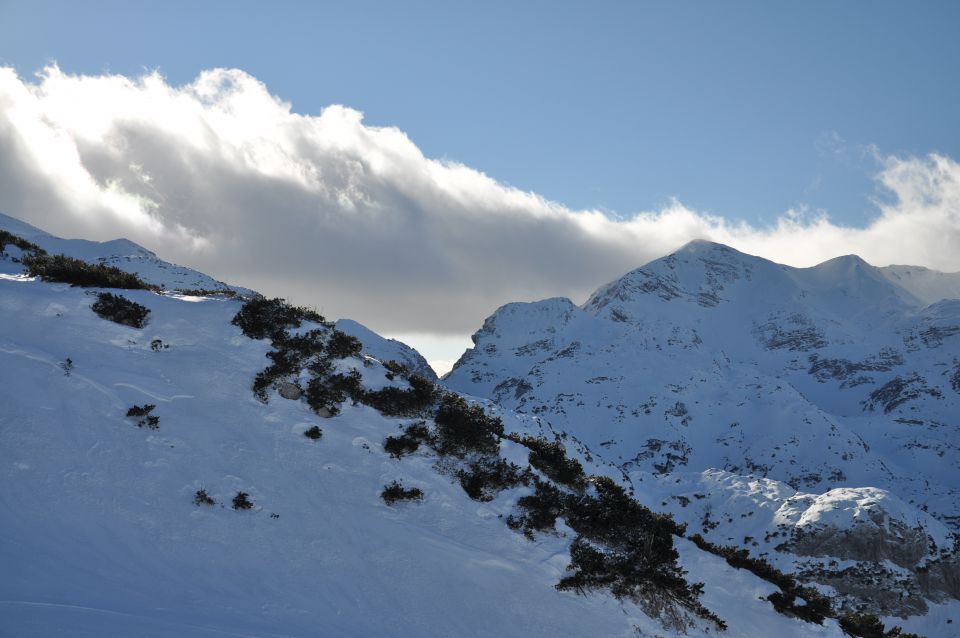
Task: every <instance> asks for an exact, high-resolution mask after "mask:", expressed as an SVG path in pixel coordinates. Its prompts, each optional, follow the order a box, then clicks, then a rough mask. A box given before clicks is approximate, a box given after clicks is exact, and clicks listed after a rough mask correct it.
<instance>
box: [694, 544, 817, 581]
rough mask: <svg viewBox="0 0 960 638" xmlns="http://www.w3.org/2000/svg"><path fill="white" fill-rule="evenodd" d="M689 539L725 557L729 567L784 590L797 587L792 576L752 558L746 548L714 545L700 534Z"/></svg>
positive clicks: (707, 550) (762, 559) (704, 549)
mask: <svg viewBox="0 0 960 638" xmlns="http://www.w3.org/2000/svg"><path fill="white" fill-rule="evenodd" d="M689 539H690V540H691V541H692V542H693V544H694V545H696V546H697V547H699V548H700V549H702V550H703V551H705V552H710V553H711V554H715V555H717V556H720V557H721V558H723V559H725V560H726V561H727V564H728V565H730V566H731V567H736V568H737V569H745V570H747V571H748V572H750V573H751V574H753V575H754V576H757V577H759V578H762V579H763V580H765V581H767V582H769V583H773V584H774V585H776V586H777V587H779V588H780V589H782V590H784V591H795V590H796V589H797V587H798V585H797V581H796V579H795V578H794V577H793V576H791V575H790V574H786V573H784V572H782V571H780V570H779V569H777V568H776V567H774V566H773V565H771V564H770V563H769V562H768V561H767V560H766V559H764V558H753V557H752V556H750V552H749V551H747V550H746V549H737V548H736V547H729V546H726V545H716V544H714V543H711V542H710V541H708V540H706V539H705V538H703V536H701V535H700V534H691V535H690V536H689Z"/></svg>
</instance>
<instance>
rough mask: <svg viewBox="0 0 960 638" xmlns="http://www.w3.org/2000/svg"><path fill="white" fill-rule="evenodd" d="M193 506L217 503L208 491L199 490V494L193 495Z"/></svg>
mask: <svg viewBox="0 0 960 638" xmlns="http://www.w3.org/2000/svg"><path fill="white" fill-rule="evenodd" d="M193 504H194V505H216V504H217V502H216V501H215V500H213V498H212V497H211V496H210V495H209V494H207V490H205V489H204V488H202V487H201V488H200V489H199V490H197V493H196V494H194V495H193Z"/></svg>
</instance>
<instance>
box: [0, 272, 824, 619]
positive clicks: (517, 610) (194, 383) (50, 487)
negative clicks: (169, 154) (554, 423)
mask: <svg viewBox="0 0 960 638" xmlns="http://www.w3.org/2000/svg"><path fill="white" fill-rule="evenodd" d="M19 268H20V265H19V264H18V263H16V262H14V261H12V260H11V259H9V258H3V259H0V271H2V272H0V326H2V330H0V405H2V406H3V408H2V411H0V473H2V476H3V477H4V478H3V489H2V490H0V564H2V565H3V566H4V574H5V576H6V577H5V578H4V579H2V580H0V617H2V622H0V635H11V636H51V635H60V636H74V635H75V636H79V635H98V636H110V635H138V636H173V635H175V636H222V635H233V636H318V635H319V636H410V635H430V636H494V635H496V636H548V635H549V636H554V635H570V636H636V635H651V636H652V635H673V634H675V632H674V631H669V630H667V629H664V628H663V627H662V626H661V624H660V623H659V622H658V621H655V620H653V619H652V618H650V617H648V616H647V615H645V614H644V613H643V612H642V611H641V609H640V608H639V607H638V606H637V605H635V604H634V603H631V602H628V601H620V600H617V599H615V598H613V597H612V596H610V595H609V594H607V593H603V591H597V592H595V593H590V594H589V595H583V596H581V595H577V594H575V593H573V592H560V591H557V590H556V589H555V587H554V585H555V584H556V583H557V582H558V580H559V579H560V578H561V577H562V576H563V575H564V574H565V572H566V571H567V569H566V566H567V564H568V563H569V562H570V556H569V555H568V549H569V546H570V543H571V540H572V533H571V530H570V529H569V528H568V527H566V526H565V525H564V524H563V523H562V522H558V527H557V532H555V533H543V534H537V535H535V538H534V540H532V541H531V540H528V539H527V538H526V537H525V536H524V535H523V534H521V533H519V532H517V531H513V530H512V529H510V528H509V527H508V526H507V525H505V524H504V519H505V518H506V517H508V516H509V515H511V514H514V513H515V512H516V504H517V502H518V500H519V499H520V497H522V496H523V495H526V494H529V493H530V491H531V490H530V488H529V487H524V486H518V487H514V488H509V489H505V490H503V491H502V492H500V493H499V494H498V495H497V496H496V497H495V498H493V499H492V500H490V501H489V502H481V501H477V500H472V499H471V498H469V497H468V496H467V494H466V493H465V492H464V490H463V489H462V488H461V486H460V485H459V484H458V482H457V479H456V478H455V477H453V476H450V475H449V474H445V473H443V472H442V471H438V469H439V470H442V469H443V467H444V464H449V463H450V462H451V460H449V459H448V460H444V459H441V458H438V457H437V455H436V454H435V453H434V452H432V451H430V450H420V451H417V452H416V453H414V454H411V455H409V456H406V457H404V458H402V459H397V458H394V457H392V456H390V455H388V454H386V453H385V452H384V449H383V441H384V438H385V437H387V436H388V435H391V434H396V433H398V431H399V427H400V426H401V425H408V424H409V423H410V421H411V419H409V418H391V417H386V416H384V415H383V414H382V413H381V412H380V411H378V410H375V409H373V408H371V407H368V406H366V405H362V404H356V405H353V404H351V403H350V402H349V401H348V402H345V403H343V404H342V406H341V408H340V409H341V412H340V413H339V414H338V415H337V416H335V417H333V418H329V419H325V418H320V417H319V416H318V415H317V414H316V413H314V412H313V411H311V410H310V409H309V408H308V406H307V404H306V403H305V402H304V401H302V400H285V399H283V398H281V396H280V395H279V394H278V393H277V392H275V391H273V390H270V394H269V402H268V403H263V402H260V401H258V400H256V398H255V397H254V395H253V393H252V392H251V383H252V382H253V379H254V377H255V376H256V375H257V374H258V373H259V372H260V371H261V370H262V369H263V368H264V366H265V365H267V363H269V362H268V360H267V358H266V357H265V356H264V355H265V354H266V353H267V352H268V350H269V349H270V347H271V346H270V344H269V343H268V342H267V341H266V340H255V339H251V338H248V337H247V336H244V334H243V333H241V331H240V330H239V329H238V328H237V327H235V326H234V325H231V319H232V318H234V316H235V315H236V314H237V312H238V311H239V310H240V308H241V306H242V303H241V301H239V300H234V299H223V298H215V297H189V296H173V295H159V294H154V293H151V292H148V291H142V290H130V291H123V296H124V297H126V298H128V299H130V300H132V301H134V302H137V303H140V304H142V305H144V306H146V307H147V308H148V309H149V310H150V314H149V321H148V323H147V324H146V326H145V327H144V328H142V329H137V328H132V327H127V326H123V325H119V324H116V323H113V322H111V321H107V320H105V319H102V318H100V317H98V316H97V315H96V314H95V313H94V312H92V311H91V303H92V302H93V300H94V299H95V298H96V292H97V291H96V290H84V289H81V288H74V287H70V286H67V285H65V284H58V283H46V282H41V281H37V280H34V279H31V278H29V277H25V276H23V275H21V274H19ZM310 329H318V328H317V324H310V323H308V324H306V325H305V326H304V327H303V328H302V329H301V330H300V331H299V334H307V331H308V330H310ZM320 329H322V327H321V328H320ZM158 340H159V344H158V343H157V341H158ZM335 365H336V369H337V370H339V371H341V372H343V373H345V374H346V373H349V372H350V371H352V370H355V371H356V372H357V374H358V375H359V379H360V382H361V384H362V387H363V388H366V389H369V390H372V391H375V390H377V389H381V388H386V387H398V388H403V387H405V386H406V384H407V382H406V381H403V380H398V379H395V380H392V381H391V380H390V379H389V378H388V377H387V374H386V369H385V368H384V367H382V366H381V365H380V364H379V363H378V362H377V361H376V360H373V359H369V358H364V357H357V356H348V357H346V358H344V359H342V360H339V361H338V362H337V363H336V364H335ZM146 404H152V405H154V406H156V407H155V408H154V409H153V410H152V414H153V415H155V416H157V417H159V423H158V424H157V426H158V427H157V428H156V429H153V428H151V427H149V426H145V427H138V425H137V419H136V418H131V417H129V416H127V415H128V411H129V410H130V409H131V408H132V407H135V406H141V405H146ZM148 412H150V411H149V410H148ZM501 415H502V417H503V419H504V421H505V423H506V426H507V430H508V431H510V432H515V433H519V434H538V433H540V432H541V431H542V429H543V424H542V423H541V422H539V421H538V420H537V419H533V418H529V417H525V416H522V415H521V416H517V415H512V414H510V413H507V412H503V413H502V414H501ZM313 426H318V427H320V428H322V436H320V438H319V439H318V440H312V439H310V438H308V437H305V436H304V433H305V432H307V431H308V430H309V429H310V428H312V427H313ZM499 448H500V454H502V455H503V456H504V457H505V458H508V459H510V460H511V461H514V462H518V463H525V462H526V458H527V456H528V451H527V449H526V448H525V447H523V446H522V445H519V444H517V443H515V442H512V441H508V440H503V441H501V442H500V444H499ZM581 460H582V462H583V463H584V464H585V467H587V469H588V470H589V471H591V472H593V471H596V470H599V469H602V468H601V467H600V466H598V465H597V464H595V463H592V462H591V461H589V460H588V459H586V458H583V459H581ZM392 480H401V481H402V482H403V484H404V485H407V486H414V487H418V488H421V489H422V490H423V492H424V497H423V500H422V502H410V503H401V504H398V505H396V506H392V507H391V506H388V505H387V504H385V503H384V501H383V500H382V499H381V497H380V492H381V490H382V489H383V487H384V485H385V484H387V483H389V482H390V481H392ZM201 488H203V489H204V490H205V493H206V494H208V495H209V496H210V497H212V498H213V499H214V500H215V502H216V504H215V505H211V506H207V505H202V504H195V503H194V499H195V498H196V497H197V491H198V490H199V489H201ZM239 492H245V493H247V494H248V495H249V500H250V501H252V503H253V507H252V508H251V509H249V510H246V511H237V510H234V509H232V508H231V506H230V503H231V499H232V498H234V497H235V496H236V495H237V494H238V493H239ZM675 544H676V545H677V547H678V549H679V551H680V562H681V564H682V565H683V567H684V568H685V569H687V570H689V577H690V578H695V579H697V580H701V581H703V582H704V583H705V587H704V593H703V597H702V602H703V603H704V604H706V605H707V606H708V607H709V608H711V609H714V610H716V611H717V612H718V613H721V615H722V616H723V617H724V618H725V620H726V621H727V623H728V625H729V628H728V629H727V630H726V632H724V634H723V635H728V636H766V635H782V636H811V635H816V636H839V635H841V633H840V631H839V629H838V627H837V624H836V622H835V621H833V620H830V619H828V620H826V621H825V622H824V624H823V625H822V626H821V625H817V624H811V623H808V622H802V621H800V620H798V619H796V618H791V617H787V616H784V615H780V614H777V613H775V612H774V611H773V608H772V607H771V605H770V603H769V602H767V601H766V600H764V597H766V596H767V595H768V594H771V593H773V592H775V591H776V590H777V587H776V586H774V585H771V584H770V583H769V582H766V581H764V580H761V579H759V578H757V577H756V576H754V575H752V574H750V573H748V572H747V571H744V570H736V569H732V568H731V567H730V566H728V565H727V564H726V563H725V562H724V561H723V560H722V559H720V558H718V557H716V556H713V555H711V554H708V553H705V552H703V551H701V550H699V549H697V548H696V547H695V546H694V545H693V544H692V543H690V542H688V541H684V540H682V539H676V541H675ZM687 635H691V636H698V635H717V633H716V631H715V630H712V629H710V625H709V624H705V623H699V624H698V625H696V626H693V627H689V628H688V629H687Z"/></svg>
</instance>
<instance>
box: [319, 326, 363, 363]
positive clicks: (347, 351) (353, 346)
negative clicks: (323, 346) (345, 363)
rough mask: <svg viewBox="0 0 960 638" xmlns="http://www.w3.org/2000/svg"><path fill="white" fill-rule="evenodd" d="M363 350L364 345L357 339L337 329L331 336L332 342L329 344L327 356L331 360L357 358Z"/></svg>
mask: <svg viewBox="0 0 960 638" xmlns="http://www.w3.org/2000/svg"><path fill="white" fill-rule="evenodd" d="M362 348H363V344H361V343H360V341H359V340H357V338H356V337H353V336H350V335H348V334H347V333H345V332H340V331H339V330H337V329H334V330H333V334H332V335H330V340H329V341H328V342H327V354H328V355H329V356H330V358H331V359H346V358H347V357H356V356H357V355H359V354H360V350H361V349H362Z"/></svg>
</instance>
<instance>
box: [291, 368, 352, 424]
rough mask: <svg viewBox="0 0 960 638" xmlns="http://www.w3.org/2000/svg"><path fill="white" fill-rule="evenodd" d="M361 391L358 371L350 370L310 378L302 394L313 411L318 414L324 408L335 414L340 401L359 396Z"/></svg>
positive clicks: (338, 411)
mask: <svg viewBox="0 0 960 638" xmlns="http://www.w3.org/2000/svg"><path fill="white" fill-rule="evenodd" d="M362 391H363V386H362V385H361V383H360V373H359V372H357V371H356V370H351V371H350V373H349V374H339V373H338V374H331V375H328V376H326V377H314V378H313V379H310V382H309V383H307V389H306V392H305V393H304V394H305V395H306V397H307V403H308V404H309V405H310V407H311V408H313V411H314V412H316V413H318V414H320V413H321V412H322V411H323V410H324V409H326V410H329V412H330V414H331V415H336V414H339V413H340V404H341V403H343V402H344V401H346V400H347V398H348V397H349V398H351V399H355V398H357V397H359V396H360V393H361V392H362Z"/></svg>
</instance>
